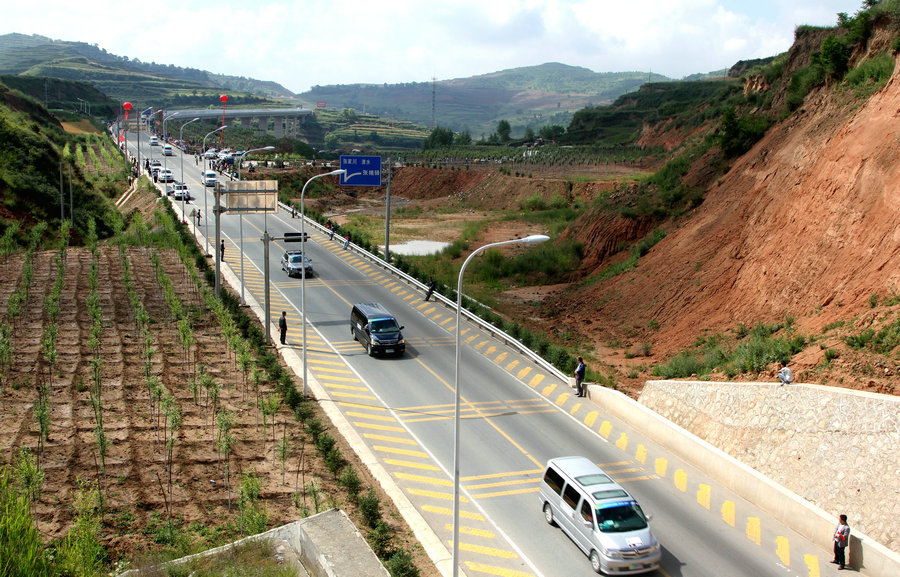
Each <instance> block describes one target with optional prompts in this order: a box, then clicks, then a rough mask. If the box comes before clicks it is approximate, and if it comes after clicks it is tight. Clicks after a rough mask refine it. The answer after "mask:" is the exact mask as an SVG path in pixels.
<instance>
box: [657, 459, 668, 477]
mask: <svg viewBox="0 0 900 577" xmlns="http://www.w3.org/2000/svg"><path fill="white" fill-rule="evenodd" d="M668 466H669V461H668V460H666V459H663V458H662V457H659V458H658V459H656V462H655V470H656V474H657V475H659V476H660V477H665V476H666V468H667V467H668Z"/></svg>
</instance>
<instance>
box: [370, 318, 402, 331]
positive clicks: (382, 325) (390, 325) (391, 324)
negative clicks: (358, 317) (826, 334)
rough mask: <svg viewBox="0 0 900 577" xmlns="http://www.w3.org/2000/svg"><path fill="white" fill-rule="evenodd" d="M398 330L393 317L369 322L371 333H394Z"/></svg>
mask: <svg viewBox="0 0 900 577" xmlns="http://www.w3.org/2000/svg"><path fill="white" fill-rule="evenodd" d="M399 330H400V327H399V326H397V321H395V320H394V319H376V320H373V321H372V322H370V323H369V332H371V333H395V332H397V331H399Z"/></svg>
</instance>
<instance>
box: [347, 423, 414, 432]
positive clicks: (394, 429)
mask: <svg viewBox="0 0 900 577" xmlns="http://www.w3.org/2000/svg"><path fill="white" fill-rule="evenodd" d="M353 424H354V425H356V426H357V427H363V428H366V429H375V430H376V431H391V432H394V433H404V432H406V429H404V428H403V427H389V426H388V425H376V424H375V423H363V422H361V421H356V422H355V423H353Z"/></svg>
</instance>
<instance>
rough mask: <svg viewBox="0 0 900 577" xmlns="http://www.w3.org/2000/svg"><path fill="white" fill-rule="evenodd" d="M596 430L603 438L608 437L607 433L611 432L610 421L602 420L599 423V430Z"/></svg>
mask: <svg viewBox="0 0 900 577" xmlns="http://www.w3.org/2000/svg"><path fill="white" fill-rule="evenodd" d="M598 432H599V433H600V436H601V437H603V438H604V439H609V434H610V433H612V423H610V422H609V421H603V422H602V423H601V424H600V430H599V431H598Z"/></svg>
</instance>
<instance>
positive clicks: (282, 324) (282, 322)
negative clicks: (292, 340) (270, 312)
mask: <svg viewBox="0 0 900 577" xmlns="http://www.w3.org/2000/svg"><path fill="white" fill-rule="evenodd" d="M278 332H280V333H281V344H285V340H286V339H287V312H286V311H281V318H280V319H278Z"/></svg>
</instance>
